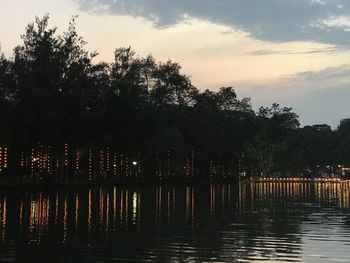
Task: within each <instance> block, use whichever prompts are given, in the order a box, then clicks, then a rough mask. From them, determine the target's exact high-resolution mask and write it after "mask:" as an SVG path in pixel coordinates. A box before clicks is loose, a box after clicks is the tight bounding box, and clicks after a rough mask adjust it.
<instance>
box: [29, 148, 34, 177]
mask: <svg viewBox="0 0 350 263" xmlns="http://www.w3.org/2000/svg"><path fill="white" fill-rule="evenodd" d="M34 159H35V157H34V149H32V151H31V153H30V174H31V176H33V175H34Z"/></svg>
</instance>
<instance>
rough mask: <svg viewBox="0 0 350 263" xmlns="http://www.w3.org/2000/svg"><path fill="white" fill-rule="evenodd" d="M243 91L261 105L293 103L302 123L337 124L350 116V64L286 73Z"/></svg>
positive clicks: (240, 92)
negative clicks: (276, 78)
mask: <svg viewBox="0 0 350 263" xmlns="http://www.w3.org/2000/svg"><path fill="white" fill-rule="evenodd" d="M239 94H241V96H248V97H251V98H252V99H253V104H254V105H255V106H257V107H258V106H260V105H263V106H269V105H271V104H272V103H273V102H277V103H280V104H281V105H282V106H288V107H293V110H294V111H295V112H296V113H297V114H298V115H299V116H300V120H301V123H302V125H310V124H315V123H327V124H329V125H331V126H332V127H333V128H336V127H337V125H338V124H339V121H340V120H341V119H343V118H349V117H350V108H349V99H348V98H349V97H350V65H341V66H338V67H328V68H325V69H322V70H319V71H305V72H300V73H297V74H293V75H288V76H284V77H281V78H280V79H279V80H278V81H276V82H273V83H269V84H265V85H256V86H252V87H251V88H250V89H247V90H240V91H239Z"/></svg>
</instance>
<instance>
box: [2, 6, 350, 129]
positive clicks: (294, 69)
mask: <svg viewBox="0 0 350 263" xmlns="http://www.w3.org/2000/svg"><path fill="white" fill-rule="evenodd" d="M1 9H2V10H3V12H2V14H1V16H0V24H1V27H0V44H1V50H2V52H4V53H5V54H6V56H11V54H12V49H13V47H14V46H16V45H17V44H19V43H20V42H21V39H20V35H21V34H22V33H23V32H24V28H25V26H26V25H27V23H28V22H32V21H33V20H34V18H35V16H43V15H44V14H45V13H49V14H50V25H51V26H57V27H58V31H59V32H62V31H65V30H66V29H67V27H68V22H69V20H70V19H71V16H72V15H79V18H78V20H77V30H78V33H79V34H80V35H82V36H83V37H84V39H85V40H86V41H87V42H88V44H87V49H88V50H90V51H95V50H96V51H98V52H99V56H98V57H97V60H96V62H98V61H108V62H110V61H111V60H112V59H113V52H114V50H115V48H117V47H121V46H131V47H132V48H133V49H134V50H135V51H136V52H137V53H138V54H139V55H140V56H145V55H147V54H149V53H151V54H153V55H154V56H155V58H156V59H157V60H161V61H164V60H167V59H171V60H173V61H177V62H179V63H180V64H181V65H182V66H183V72H184V73H186V74H187V75H190V76H191V78H192V81H193V84H194V85H195V86H196V87H197V88H199V89H201V90H204V89H211V90H216V89H218V88H220V87H221V86H233V87H235V89H236V91H237V93H238V95H239V96H240V97H243V96H248V97H251V98H252V103H253V106H254V108H258V107H259V106H261V105H264V106H268V105H270V104H271V103H273V102H279V103H280V104H281V105H282V106H290V107H293V109H294V111H295V112H297V113H298V114H299V116H300V121H301V123H302V125H307V124H314V123H328V124H330V125H331V126H332V127H333V128H336V127H337V125H338V123H339V121H340V120H341V119H342V118H347V117H349V118H350V102H349V101H350V1H348V0H235V1H234V0H215V1H214V0H161V1H160V0H11V1H8V0H2V1H1Z"/></svg>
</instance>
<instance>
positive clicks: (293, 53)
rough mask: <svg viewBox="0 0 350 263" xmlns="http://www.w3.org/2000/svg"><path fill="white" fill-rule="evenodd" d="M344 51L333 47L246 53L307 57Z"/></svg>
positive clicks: (260, 50)
mask: <svg viewBox="0 0 350 263" xmlns="http://www.w3.org/2000/svg"><path fill="white" fill-rule="evenodd" d="M339 51H342V49H340V48H336V47H331V48H324V49H310V50H306V51H290V50H266V49H259V50H254V51H252V52H248V53H246V54H247V55H252V56H267V55H307V54H318V53H335V52H339Z"/></svg>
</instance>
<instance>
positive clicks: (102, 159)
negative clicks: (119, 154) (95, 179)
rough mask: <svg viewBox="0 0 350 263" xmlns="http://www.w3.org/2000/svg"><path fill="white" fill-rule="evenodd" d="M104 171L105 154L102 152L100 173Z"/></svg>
mask: <svg viewBox="0 0 350 263" xmlns="http://www.w3.org/2000/svg"><path fill="white" fill-rule="evenodd" d="M103 171H104V152H103V150H101V151H100V173H102V172H103Z"/></svg>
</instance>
